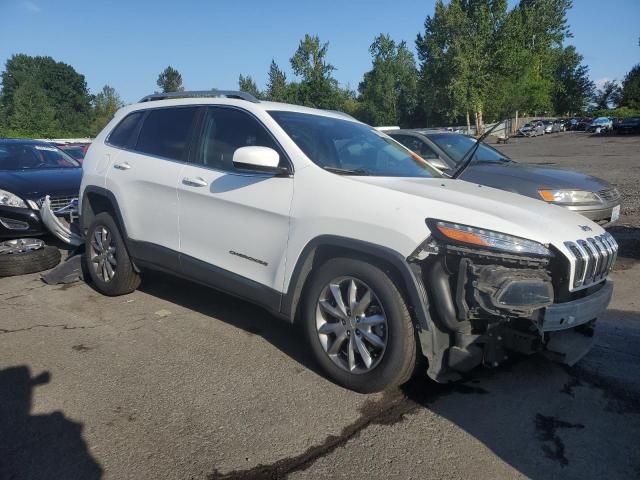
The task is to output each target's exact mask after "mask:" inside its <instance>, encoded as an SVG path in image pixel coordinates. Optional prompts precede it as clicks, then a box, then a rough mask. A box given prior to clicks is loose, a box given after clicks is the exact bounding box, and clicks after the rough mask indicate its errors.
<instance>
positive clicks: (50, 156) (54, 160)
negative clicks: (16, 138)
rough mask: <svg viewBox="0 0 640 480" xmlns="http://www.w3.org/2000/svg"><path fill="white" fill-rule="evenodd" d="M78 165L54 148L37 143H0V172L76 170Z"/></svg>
mask: <svg viewBox="0 0 640 480" xmlns="http://www.w3.org/2000/svg"><path fill="white" fill-rule="evenodd" d="M79 166H80V164H79V163H78V162H77V161H76V160H74V159H73V158H71V157H70V156H69V155H67V154H66V153H64V152H62V151H61V150H59V149H58V148H56V147H53V146H50V145H44V144H37V143H17V142H16V143H0V170H36V169H42V168H77V167H79Z"/></svg>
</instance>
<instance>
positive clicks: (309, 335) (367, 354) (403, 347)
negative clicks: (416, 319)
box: [302, 258, 417, 393]
mask: <svg viewBox="0 0 640 480" xmlns="http://www.w3.org/2000/svg"><path fill="white" fill-rule="evenodd" d="M303 309H304V310H303V312H302V313H303V315H302V321H303V326H304V331H305V336H306V339H307V341H308V343H309V345H310V347H311V350H312V352H313V354H314V356H315V358H316V360H317V361H318V363H319V365H320V367H321V368H322V370H323V371H324V372H325V373H326V374H327V376H328V377H329V378H331V379H332V380H333V381H335V382H336V383H337V384H339V385H341V386H343V387H345V388H348V389H351V390H355V391H357V392H361V393H372V392H379V391H381V390H385V389H388V388H393V387H397V386H399V385H401V384H403V383H405V382H406V381H408V380H409V379H410V378H411V375H412V373H413V371H414V369H415V365H416V356H417V344H416V338H415V333H414V327H413V322H412V320H411V316H410V314H409V310H408V308H407V304H406V302H405V300H404V298H403V297H402V294H401V293H400V291H399V290H398V288H397V287H396V286H395V285H394V283H393V281H392V280H391V278H390V277H389V276H388V275H387V274H386V273H385V272H384V271H383V270H381V269H380V268H378V267H376V266H374V265H372V264H370V263H367V262H364V261H361V260H355V259H350V258H334V259H331V260H329V261H327V262H326V263H325V264H323V265H322V266H321V267H320V268H319V269H318V271H317V273H316V274H315V275H314V276H313V278H312V279H311V283H310V285H309V288H307V289H306V293H305V298H304V305H303Z"/></svg>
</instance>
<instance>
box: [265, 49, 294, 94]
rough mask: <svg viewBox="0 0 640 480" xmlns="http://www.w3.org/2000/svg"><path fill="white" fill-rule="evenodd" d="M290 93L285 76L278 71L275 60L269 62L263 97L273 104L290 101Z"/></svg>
mask: <svg viewBox="0 0 640 480" xmlns="http://www.w3.org/2000/svg"><path fill="white" fill-rule="evenodd" d="M290 96H291V91H290V88H288V86H287V76H286V75H285V73H284V72H283V71H282V70H280V68H279V67H278V65H277V64H276V62H275V60H273V59H272V60H271V65H270V66H269V80H268V81H267V91H266V92H265V97H266V98H267V99H269V100H271V101H273V102H288V101H290Z"/></svg>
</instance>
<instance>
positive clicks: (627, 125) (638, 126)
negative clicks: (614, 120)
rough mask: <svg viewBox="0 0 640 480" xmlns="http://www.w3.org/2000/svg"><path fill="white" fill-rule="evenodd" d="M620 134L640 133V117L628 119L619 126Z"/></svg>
mask: <svg viewBox="0 0 640 480" xmlns="http://www.w3.org/2000/svg"><path fill="white" fill-rule="evenodd" d="M616 130H617V132H618V133H640V117H627V118H625V119H624V120H622V122H620V123H619V124H617V128H616Z"/></svg>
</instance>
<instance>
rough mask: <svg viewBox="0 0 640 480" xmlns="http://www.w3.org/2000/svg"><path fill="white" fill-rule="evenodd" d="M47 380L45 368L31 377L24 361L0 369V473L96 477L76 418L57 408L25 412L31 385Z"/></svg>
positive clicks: (13, 476)
mask: <svg viewBox="0 0 640 480" xmlns="http://www.w3.org/2000/svg"><path fill="white" fill-rule="evenodd" d="M49 381H50V374H49V372H43V373H41V374H40V375H38V376H37V377H32V376H31V372H30V371H29V368H28V367H27V366H18V367H10V368H6V369H4V370H0V478H2V479H16V480H18V479H23V478H24V479H27V478H28V479H33V480H39V479H53V478H56V479H67V480H75V479H82V480H94V479H99V478H101V476H102V468H101V467H100V465H99V464H98V463H97V462H96V461H95V460H94V459H93V458H92V457H91V454H90V453H89V451H88V449H87V445H86V443H85V441H84V440H83V439H82V424H80V423H77V422H73V421H71V420H69V419H68V418H66V417H65V416H64V414H63V413H62V412H53V413H49V414H43V415H31V414H30V412H31V408H32V400H33V389H34V388H35V387H36V386H38V385H44V384H46V383H49Z"/></svg>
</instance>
